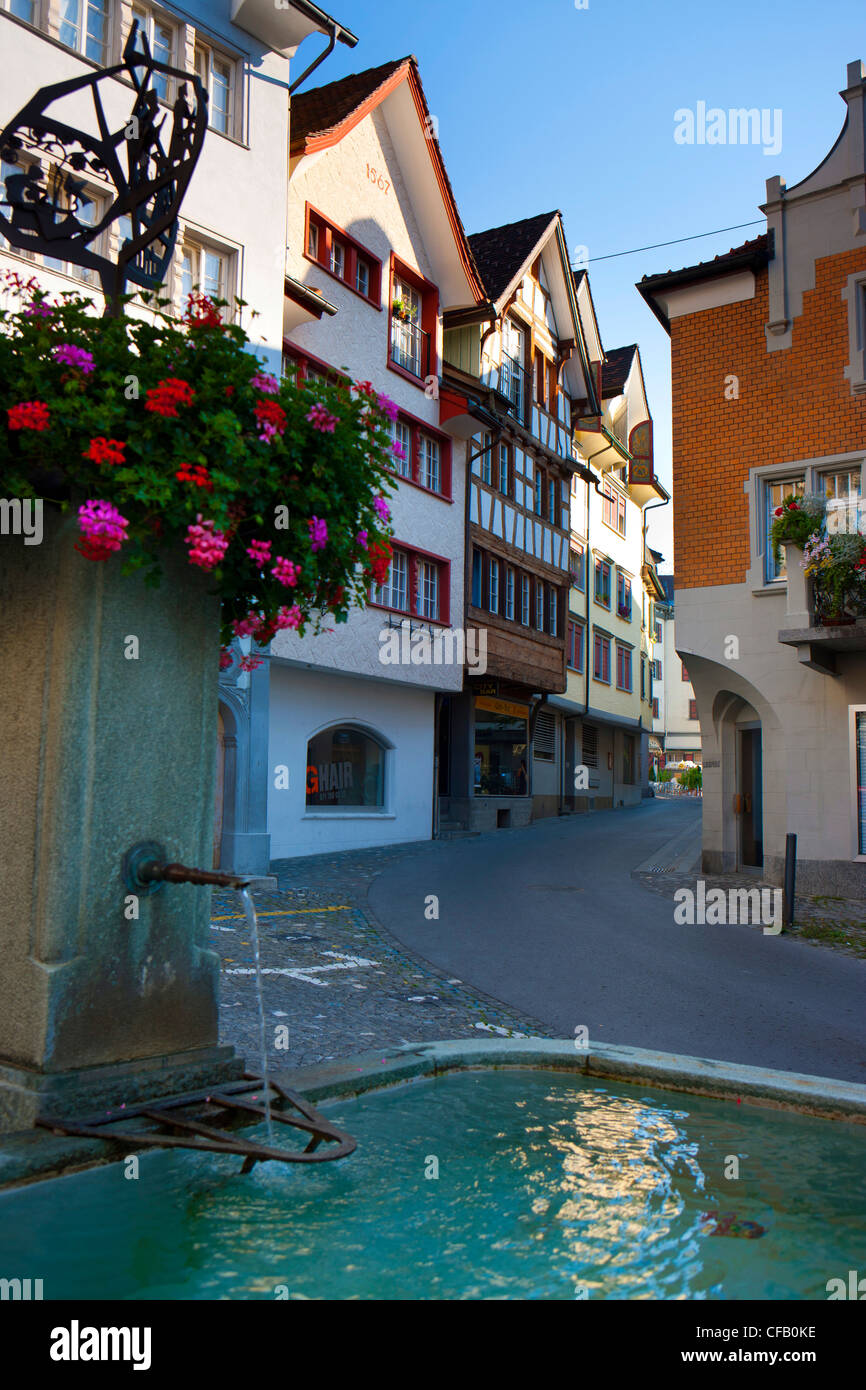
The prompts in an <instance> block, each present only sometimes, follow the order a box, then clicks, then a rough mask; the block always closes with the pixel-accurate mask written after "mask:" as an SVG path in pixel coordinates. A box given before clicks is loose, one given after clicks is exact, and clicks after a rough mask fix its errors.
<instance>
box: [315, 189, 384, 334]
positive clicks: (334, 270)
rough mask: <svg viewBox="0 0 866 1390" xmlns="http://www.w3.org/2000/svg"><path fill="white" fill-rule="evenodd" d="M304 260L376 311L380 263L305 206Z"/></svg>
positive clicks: (378, 298)
mask: <svg viewBox="0 0 866 1390" xmlns="http://www.w3.org/2000/svg"><path fill="white" fill-rule="evenodd" d="M306 218H307V258H308V259H309V260H311V261H315V262H316V264H317V265H319V266H321V268H322V269H323V270H326V271H327V272H328V274H329V275H333V277H334V279H335V280H340V281H341V282H342V283H343V284H344V285H345V286H346V287H347V288H348V289H350V290H354V292H355V294H358V295H360V296H361V298H362V299H366V300H367V302H368V304H372V305H374V306H375V307H376V308H377V309H378V307H379V303H380V300H381V297H382V263H381V261H378V260H376V258H375V256H371V255H370V254H369V252H368V251H366V250H365V249H364V247H363V246H361V245H360V243H359V242H357V241H355V240H354V239H353V238H352V237H350V236H349V235H348V234H347V233H346V232H344V231H343V230H342V228H340V227H338V226H337V225H336V223H334V222H329V221H328V219H327V217H324V216H323V215H322V213H320V212H318V211H317V210H316V209H315V208H314V207H311V206H310V204H309V203H307V207H306Z"/></svg>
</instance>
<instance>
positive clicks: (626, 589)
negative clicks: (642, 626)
mask: <svg viewBox="0 0 866 1390" xmlns="http://www.w3.org/2000/svg"><path fill="white" fill-rule="evenodd" d="M620 594H621V595H622V597H620ZM625 609H628V612H627V613H626V612H625V611H624V610H625ZM616 612H617V617H620V618H623V619H624V620H626V621H628V622H631V619H632V597H631V579H630V578H629V576H628V575H627V574H623V572H622V570H617V574H616Z"/></svg>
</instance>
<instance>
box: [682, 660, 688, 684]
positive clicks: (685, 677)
mask: <svg viewBox="0 0 866 1390" xmlns="http://www.w3.org/2000/svg"><path fill="white" fill-rule="evenodd" d="M680 666H681V667H682V670H683V680H684V681H687V680H688V678H689V673H688V671H687V670H686V663H685V662H684V661H682V660H681V661H680Z"/></svg>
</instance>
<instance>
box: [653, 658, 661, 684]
mask: <svg viewBox="0 0 866 1390" xmlns="http://www.w3.org/2000/svg"><path fill="white" fill-rule="evenodd" d="M650 669H651V670H652V673H653V678H654V679H655V680H657V681H660V680H661V678H662V663H661V657H658V656H657V657H656V659H655V661H653V662H651V663H650Z"/></svg>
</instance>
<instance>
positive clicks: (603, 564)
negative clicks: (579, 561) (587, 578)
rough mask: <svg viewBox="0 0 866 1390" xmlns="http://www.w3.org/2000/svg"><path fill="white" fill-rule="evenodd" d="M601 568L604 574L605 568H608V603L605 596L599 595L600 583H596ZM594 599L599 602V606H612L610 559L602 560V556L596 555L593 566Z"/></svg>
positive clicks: (594, 601)
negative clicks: (600, 596)
mask: <svg viewBox="0 0 866 1390" xmlns="http://www.w3.org/2000/svg"><path fill="white" fill-rule="evenodd" d="M599 570H601V572H602V574H603V573H604V571H605V570H607V603H605V601H604V599H603V598H599V597H598V584H597V583H596V580H597V578H598V572H599ZM592 599H593V603H597V604H598V606H599V608H607V609H609V608H610V602H611V593H610V561H608V560H602V559H601V557H600V556H598V557H596V561H595V565H594V567H593V580H592Z"/></svg>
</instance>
